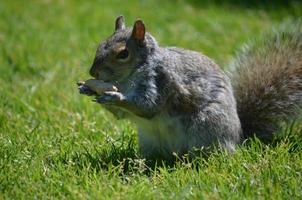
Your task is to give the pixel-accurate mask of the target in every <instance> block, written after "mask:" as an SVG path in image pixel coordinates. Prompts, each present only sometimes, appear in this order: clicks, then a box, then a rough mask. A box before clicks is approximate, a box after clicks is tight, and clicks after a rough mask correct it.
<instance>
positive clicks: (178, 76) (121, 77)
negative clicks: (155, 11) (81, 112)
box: [79, 16, 302, 160]
mask: <svg viewBox="0 0 302 200" xmlns="http://www.w3.org/2000/svg"><path fill="white" fill-rule="evenodd" d="M301 30H302V29H301V23H300V22H296V23H293V24H292V25H286V26H284V27H283V28H282V27H281V28H279V29H278V30H277V31H275V32H272V33H271V34H269V35H267V37H265V38H264V39H263V40H262V41H260V42H258V43H257V42H256V43H254V44H251V45H250V46H247V47H246V48H245V49H243V51H242V52H241V53H239V54H238V55H237V59H235V61H234V63H233V64H232V66H231V67H230V72H224V71H222V70H221V69H220V68H219V66H217V64H215V62H214V61H213V60H211V59H210V58H208V57H206V56H205V55H203V54H201V53H198V52H195V51H190V50H185V49H181V48H176V47H160V46H159V45H158V43H157V41H156V40H155V39H154V37H152V35H151V34H150V33H148V32H146V30H145V25H144V23H143V21H141V20H137V21H135V23H134V26H133V28H126V26H125V23H124V18H123V16H119V17H118V18H117V19H116V21H115V31H114V33H113V34H112V35H111V36H110V37H109V38H108V39H107V40H105V41H104V42H102V43H101V44H100V45H99V47H98V48H97V51H96V56H95V59H94V62H93V65H92V67H91V69H90V75H91V76H93V77H94V78H95V79H96V80H101V81H104V83H110V84H112V85H114V87H115V88H116V90H110V89H104V90H103V91H102V92H101V93H96V92H95V91H94V89H93V87H92V86H91V85H90V86H89V84H85V82H82V83H80V84H79V86H80V87H79V88H80V93H82V94H86V95H95V96H96V98H95V101H96V102H98V103H99V104H101V105H103V106H104V107H105V108H106V109H107V110H109V111H110V112H112V113H113V114H114V115H115V116H116V117H117V118H128V119H130V120H131V121H133V122H134V123H135V124H136V125H137V128H138V140H139V149H140V152H141V154H142V156H143V157H144V158H147V159H164V160H173V159H174V156H175V154H177V155H178V156H182V155H184V154H187V153H189V154H190V152H193V151H194V149H205V150H211V149H213V148H216V147H219V148H223V149H226V150H228V151H233V150H234V149H235V146H236V145H237V144H240V143H242V142H243V140H244V139H246V138H248V137H250V136H253V135H256V136H257V137H258V138H260V139H261V140H270V139H271V138H272V136H273V133H274V132H275V131H277V130H278V129H279V128H280V127H279V125H280V122H281V121H286V120H289V119H292V118H293V117H296V116H297V115H298V114H299V109H300V108H301V107H302V31H301ZM227 74H228V75H227Z"/></svg>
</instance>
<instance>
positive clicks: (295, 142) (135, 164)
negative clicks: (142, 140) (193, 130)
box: [48, 122, 302, 177]
mask: <svg viewBox="0 0 302 200" xmlns="http://www.w3.org/2000/svg"><path fill="white" fill-rule="evenodd" d="M118 144H119V145H115V144H114V143H112V144H111V145H110V146H109V145H108V146H106V147H101V146H96V147H94V148H93V149H91V148H90V149H88V148H86V147H84V146H83V148H82V150H81V151H72V152H65V153H64V154H61V155H59V156H58V157H56V158H51V159H49V160H48V163H49V165H52V166H54V167H57V166H58V165H62V164H63V166H72V167H74V169H75V171H77V172H78V173H81V172H82V171H83V170H87V169H88V170H89V171H96V172H99V171H101V170H105V171H107V172H108V173H112V174H118V175H119V176H121V177H124V176H125V175H133V174H136V175H137V174H140V175H147V176H149V175H150V174H151V173H152V172H154V171H158V170H159V168H160V167H164V168H165V169H167V170H168V171H170V172H172V171H174V170H175V169H177V168H179V167H180V166H181V167H186V168H190V169H195V170H199V169H200V168H203V167H205V166H207V161H208V158H209V157H211V156H212V155H216V156H217V155H221V154H224V153H226V152H224V151H220V150H218V149H216V150H214V151H213V152H214V153H213V154H212V153H211V155H210V154H205V153H203V152H199V154H195V155H199V156H197V158H195V159H190V158H189V157H188V156H187V157H182V158H179V157H178V158H176V159H175V160H174V161H168V162H167V161H163V160H147V161H146V160H145V159H141V158H140V157H139V155H138V151H137V145H136V143H135V136H134V135H133V136H131V137H130V138H128V139H127V140H125V141H122V142H118ZM301 144H302V125H301V124H300V123H296V122H293V123H292V124H289V125H287V126H285V127H284V129H283V130H282V134H280V136H279V137H276V138H275V139H274V140H272V141H271V142H270V143H268V144H265V143H263V142H261V141H260V140H259V139H258V138H249V139H248V140H246V141H245V142H244V144H243V145H242V147H243V148H244V149H247V150H248V151H250V152H251V153H252V154H253V152H258V153H261V154H262V153H263V152H264V151H265V149H266V148H265V146H267V145H269V146H270V147H272V148H277V147H278V146H280V145H281V146H282V145H283V146H284V145H285V146H286V149H287V151H288V152H289V153H295V152H301V151H302V146H301ZM226 155H227V153H226Z"/></svg>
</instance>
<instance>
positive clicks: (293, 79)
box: [231, 21, 302, 140]
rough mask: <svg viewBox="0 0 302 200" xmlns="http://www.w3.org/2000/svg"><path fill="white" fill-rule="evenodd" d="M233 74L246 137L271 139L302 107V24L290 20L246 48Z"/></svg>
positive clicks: (233, 69)
mask: <svg viewBox="0 0 302 200" xmlns="http://www.w3.org/2000/svg"><path fill="white" fill-rule="evenodd" d="M231 71H232V72H231V80H232V84H233V87H234V91H235V98H236V100H237V108H238V114H239V118H240V121H241V125H242V129H243V136H244V137H245V138H247V137H250V136H252V135H254V134H255V135H256V136H257V137H258V138H260V139H262V140H270V139H271V138H272V135H273V133H274V132H275V131H276V130H278V128H279V126H280V122H281V121H286V120H289V119H291V118H293V117H295V116H297V115H298V114H299V113H300V111H301V110H300V109H301V108H302V21H295V22H293V21H287V22H285V23H283V24H282V25H281V26H279V27H278V28H276V29H275V30H273V31H272V32H271V33H269V34H266V35H264V36H263V38H261V39H260V40H257V41H254V42H253V43H252V44H250V45H247V46H246V47H244V48H243V50H242V51H241V52H240V53H239V54H238V55H237V58H236V59H235V61H234V63H233V64H232V66H231Z"/></svg>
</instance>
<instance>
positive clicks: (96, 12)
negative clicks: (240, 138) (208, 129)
mask: <svg viewBox="0 0 302 200" xmlns="http://www.w3.org/2000/svg"><path fill="white" fill-rule="evenodd" d="M259 2H260V1H259ZM120 14H123V15H124V16H125V17H126V21H127V24H128V25H130V26H131V25H132V24H133V22H134V20H135V19H136V18H137V17H140V18H142V19H143V20H144V21H145V24H146V26H147V30H148V31H150V32H151V33H152V34H153V35H154V36H155V38H157V40H158V41H159V43H160V44H161V45H172V46H181V47H184V48H189V49H193V50H197V51H201V52H203V53H204V54H206V55H208V56H209V57H211V58H213V59H215V61H216V62H217V63H218V64H220V65H221V66H222V67H224V66H226V65H227V63H228V62H229V61H231V59H232V56H233V55H234V53H235V50H236V49H238V48H240V46H241V45H242V43H244V42H246V41H247V40H249V39H251V38H255V37H257V36H259V34H260V33H261V32H263V31H267V30H269V29H270V28H271V27H272V26H273V25H276V24H278V23H280V22H281V21H283V20H284V19H286V18H297V17H301V16H302V4H301V3H299V2H298V1H286V2H285V3H284V2H283V1H275V2H274V3H272V2H271V1H262V2H261V3H258V1H255V2H254V3H249V2H247V1H239V0H233V1H232V0H230V1H219V0H216V1H198V0H189V1H180V0H178V1H170V0H168V1H159V0H154V1H151V0H141V1H132V0H130V1H117V0H112V1H101V0H100V1H80V0H73V1H71V0H66V1H59V0H58V1H52V0H40V1H38V0H37V1H21V0H16V1H9V0H2V1H0V85H1V87H0V107H1V108H0V199H34V198H35V199H53V198H60V199H64V198H66V199H87V198H92V199H110V198H112V199H143V198H145V199H245V198H246V199H288V198H291V199H301V198H302V184H301V183H302V174H301V173H302V139H301V138H302V136H301V134H299V133H301V129H300V128H301V127H300V126H301V125H299V124H298V125H297V126H295V128H291V127H290V126H286V127H288V128H287V129H285V130H284V134H283V135H284V136H283V137H282V139H281V140H278V141H276V142H274V143H273V144H271V145H264V144H261V143H260V142H259V141H257V140H253V141H250V143H249V144H246V145H243V146H241V147H238V150H237V151H236V153H235V154H233V155H228V154H226V153H224V152H216V153H214V154H213V155H211V156H210V157H209V158H208V159H207V160H204V159H202V158H198V159H196V160H195V161H193V162H178V163H177V164H176V165H175V166H174V167H157V168H150V167H148V166H146V165H145V163H144V161H143V160H141V159H139V157H138V152H137V139H136V130H135V127H134V125H133V124H131V123H129V122H128V121H116V120H115V119H114V118H113V117H112V116H111V115H110V114H109V113H107V112H106V111H104V110H103V109H102V108H101V106H98V105H95V104H94V103H93V102H91V99H89V98H87V97H84V96H80V95H79V94H78V91H77V88H76V86H75V83H76V81H78V80H85V79H87V78H88V77H89V75H88V69H89V67H90V64H91V63H92V59H93V57H94V53H95V49H96V47H97V45H98V43H99V42H100V41H101V40H103V39H104V38H106V37H108V36H109V35H110V34H111V33H112V32H113V27H114V20H115V18H116V16H118V15H120ZM197 165H198V167H196V166H197Z"/></svg>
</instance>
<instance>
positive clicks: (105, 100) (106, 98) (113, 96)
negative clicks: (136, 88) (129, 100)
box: [94, 91, 125, 104]
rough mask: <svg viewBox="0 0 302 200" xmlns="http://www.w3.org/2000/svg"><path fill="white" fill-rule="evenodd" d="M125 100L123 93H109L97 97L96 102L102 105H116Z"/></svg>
mask: <svg viewBox="0 0 302 200" xmlns="http://www.w3.org/2000/svg"><path fill="white" fill-rule="evenodd" d="M123 100H125V97H124V95H123V94H122V93H120V92H112V91H108V92H105V93H104V95H102V96H98V97H96V98H95V100H94V101H95V102H97V103H100V104H116V103H118V102H121V101H123Z"/></svg>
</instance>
